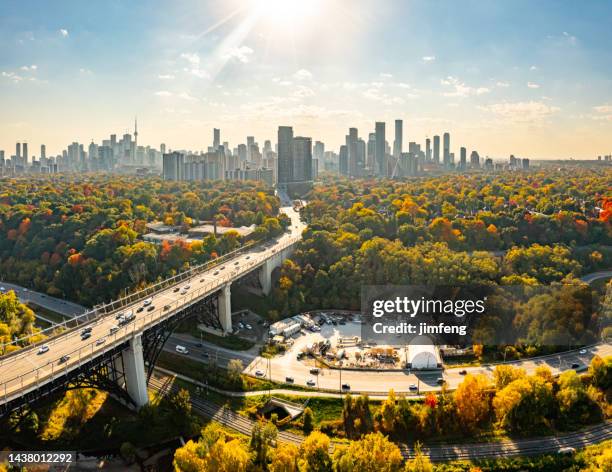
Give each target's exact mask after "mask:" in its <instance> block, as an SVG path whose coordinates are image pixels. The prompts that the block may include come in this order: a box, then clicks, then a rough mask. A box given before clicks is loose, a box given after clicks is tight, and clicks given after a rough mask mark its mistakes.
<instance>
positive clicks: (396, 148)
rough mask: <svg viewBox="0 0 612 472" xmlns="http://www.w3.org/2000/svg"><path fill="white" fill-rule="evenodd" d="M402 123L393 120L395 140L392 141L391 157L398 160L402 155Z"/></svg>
mask: <svg viewBox="0 0 612 472" xmlns="http://www.w3.org/2000/svg"><path fill="white" fill-rule="evenodd" d="M403 128H404V127H403V122H402V120H395V139H394V140H393V157H395V158H396V159H398V158H399V157H400V154H401V153H402V150H403V149H402V147H403V146H402V142H403V132H404V129H403Z"/></svg>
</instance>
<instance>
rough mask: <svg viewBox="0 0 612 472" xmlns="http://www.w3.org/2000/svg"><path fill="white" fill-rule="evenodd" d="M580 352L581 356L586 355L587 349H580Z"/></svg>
mask: <svg viewBox="0 0 612 472" xmlns="http://www.w3.org/2000/svg"><path fill="white" fill-rule="evenodd" d="M578 352H580V354H586V353H587V350H586V349H580V351H578Z"/></svg>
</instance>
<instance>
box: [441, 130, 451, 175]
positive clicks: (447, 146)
mask: <svg viewBox="0 0 612 472" xmlns="http://www.w3.org/2000/svg"><path fill="white" fill-rule="evenodd" d="M443 139H444V166H445V167H449V166H450V164H451V157H450V134H448V133H444V136H443Z"/></svg>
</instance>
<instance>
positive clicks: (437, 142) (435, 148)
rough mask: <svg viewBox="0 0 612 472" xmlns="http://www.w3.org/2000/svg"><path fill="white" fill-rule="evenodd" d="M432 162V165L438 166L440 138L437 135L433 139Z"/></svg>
mask: <svg viewBox="0 0 612 472" xmlns="http://www.w3.org/2000/svg"><path fill="white" fill-rule="evenodd" d="M433 160H434V163H436V164H440V136H438V135H437V134H436V135H435V136H434V138H433Z"/></svg>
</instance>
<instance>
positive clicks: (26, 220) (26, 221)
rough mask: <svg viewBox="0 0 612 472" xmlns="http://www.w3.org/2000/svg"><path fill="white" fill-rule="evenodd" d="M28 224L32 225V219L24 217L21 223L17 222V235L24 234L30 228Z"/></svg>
mask: <svg viewBox="0 0 612 472" xmlns="http://www.w3.org/2000/svg"><path fill="white" fill-rule="evenodd" d="M30 226H32V221H31V220H30V218H24V219H23V220H22V221H21V223H19V236H22V235H24V234H26V233H27V232H28V230H29V229H30Z"/></svg>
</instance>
